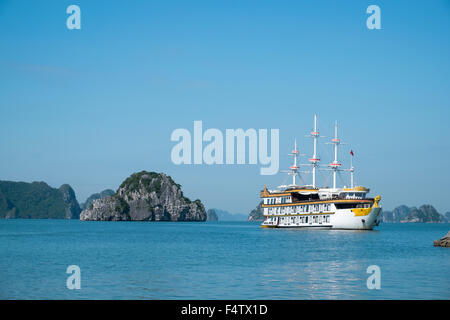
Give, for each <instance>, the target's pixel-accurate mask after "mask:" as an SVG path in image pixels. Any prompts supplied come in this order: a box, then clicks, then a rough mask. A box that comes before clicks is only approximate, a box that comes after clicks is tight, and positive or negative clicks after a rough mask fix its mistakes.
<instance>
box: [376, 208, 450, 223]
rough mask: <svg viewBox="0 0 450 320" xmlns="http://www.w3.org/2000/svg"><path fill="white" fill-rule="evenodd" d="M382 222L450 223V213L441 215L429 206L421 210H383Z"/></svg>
mask: <svg viewBox="0 0 450 320" xmlns="http://www.w3.org/2000/svg"><path fill="white" fill-rule="evenodd" d="M381 221H382V222H387V223H390V222H400V223H408V222H423V223H450V212H446V213H445V214H440V213H439V212H437V211H436V209H435V208H434V207H433V206H432V205H429V204H424V205H422V206H420V207H419V208H416V207H407V206H405V205H401V206H398V207H397V208H395V209H394V210H392V211H388V210H383V211H382V213H381Z"/></svg>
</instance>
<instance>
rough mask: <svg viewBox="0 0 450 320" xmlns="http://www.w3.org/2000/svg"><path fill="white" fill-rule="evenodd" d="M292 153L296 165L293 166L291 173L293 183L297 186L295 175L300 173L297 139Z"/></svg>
mask: <svg viewBox="0 0 450 320" xmlns="http://www.w3.org/2000/svg"><path fill="white" fill-rule="evenodd" d="M291 155H293V156H294V165H292V166H291V168H290V169H291V174H292V184H293V185H294V186H295V185H296V184H295V177H296V176H297V175H298V168H299V167H298V165H297V157H298V150H297V139H295V140H294V150H292V153H291Z"/></svg>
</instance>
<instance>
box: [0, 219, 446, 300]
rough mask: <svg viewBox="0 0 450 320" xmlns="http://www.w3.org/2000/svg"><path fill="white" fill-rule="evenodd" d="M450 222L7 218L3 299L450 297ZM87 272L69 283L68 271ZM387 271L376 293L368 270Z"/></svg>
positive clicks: (0, 247) (1, 223)
mask: <svg viewBox="0 0 450 320" xmlns="http://www.w3.org/2000/svg"><path fill="white" fill-rule="evenodd" d="M449 229H450V224H381V225H380V227H378V230H377V231H365V232H362V231H327V230H298V229H289V230H279V229H261V228H260V227H259V224H258V223H247V222H219V223H217V222H215V223H214V222H207V223H180V222H178V223H169V222H167V223H164V222H160V223H152V222H85V221H71V220H0V298H1V299H450V248H439V247H433V240H436V239H438V238H441V237H443V236H444V235H445V234H446V233H447V232H448V231H449ZM69 265H78V266H79V267H80V269H81V289H80V290H69V289H67V287H66V279H67V277H68V276H69V274H67V273H66V268H67V267H68V266H69ZM370 265H378V266H379V267H380V268H381V289H380V290H369V289H368V288H367V285H366V281H367V278H368V277H369V276H370V275H369V274H368V273H366V270H367V267H368V266H370Z"/></svg>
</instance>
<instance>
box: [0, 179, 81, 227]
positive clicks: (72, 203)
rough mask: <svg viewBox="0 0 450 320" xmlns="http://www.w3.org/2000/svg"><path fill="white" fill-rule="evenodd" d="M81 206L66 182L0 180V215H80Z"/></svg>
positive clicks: (72, 217) (59, 217)
mask: <svg viewBox="0 0 450 320" xmlns="http://www.w3.org/2000/svg"><path fill="white" fill-rule="evenodd" d="M80 212H81V208H80V205H79V204H78V201H77V199H76V197H75V192H74V191H73V189H72V188H71V187H70V186H69V185H68V184H63V185H62V186H61V187H59V189H56V188H52V187H50V186H49V185H48V184H46V183H45V182H32V183H27V182H13V181H0V218H6V219H17V218H18V219H30V218H31V219H79V217H80Z"/></svg>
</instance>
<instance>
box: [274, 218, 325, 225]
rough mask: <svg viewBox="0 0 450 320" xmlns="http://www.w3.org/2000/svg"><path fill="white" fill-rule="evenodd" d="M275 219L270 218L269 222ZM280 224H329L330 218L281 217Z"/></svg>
mask: <svg viewBox="0 0 450 320" xmlns="http://www.w3.org/2000/svg"><path fill="white" fill-rule="evenodd" d="M276 219H277V218H276V217H271V218H270V219H269V221H271V222H274V221H276ZM280 223H282V224H293V223H296V224H300V223H310V224H311V223H318V224H322V223H330V216H312V217H281V218H280Z"/></svg>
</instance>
